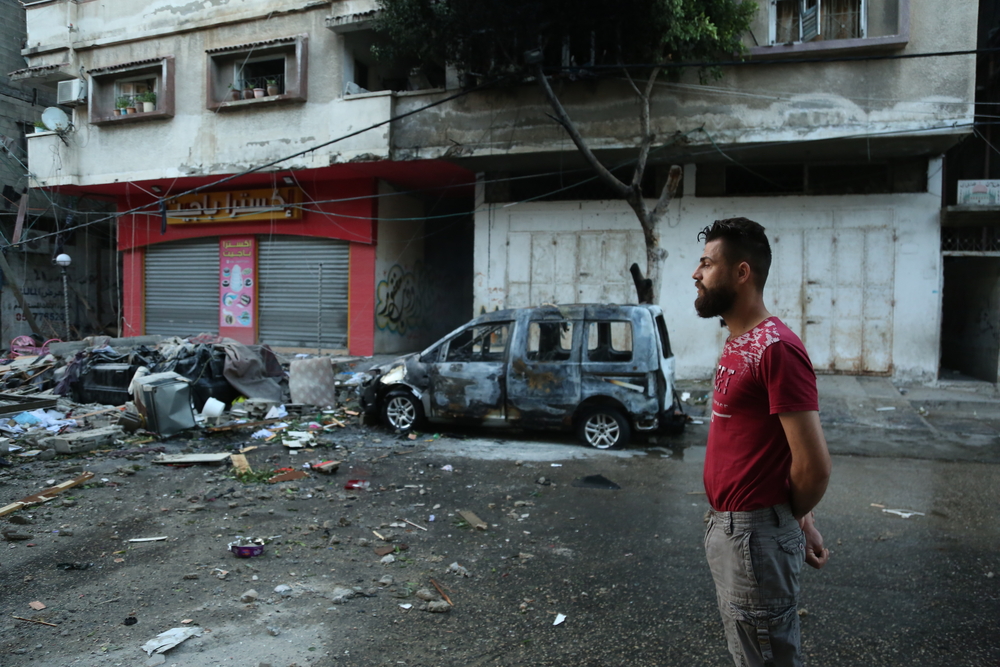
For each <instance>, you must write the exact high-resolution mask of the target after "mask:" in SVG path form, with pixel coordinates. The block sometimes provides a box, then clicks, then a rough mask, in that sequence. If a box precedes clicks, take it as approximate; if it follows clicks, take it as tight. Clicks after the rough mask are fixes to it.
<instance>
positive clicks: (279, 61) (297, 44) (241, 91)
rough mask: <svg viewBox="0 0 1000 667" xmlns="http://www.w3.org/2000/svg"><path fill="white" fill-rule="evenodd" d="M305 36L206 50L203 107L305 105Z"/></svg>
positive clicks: (224, 108)
mask: <svg viewBox="0 0 1000 667" xmlns="http://www.w3.org/2000/svg"><path fill="white" fill-rule="evenodd" d="M307 42H308V36H307V35H296V36H294V37H287V38H283V39H275V40H268V41H266V42H254V43H252V44H241V45H239V46H232V47H225V48H219V49H209V50H208V51H207V52H206V53H207V54H208V74H207V100H208V102H207V107H208V108H209V109H212V110H220V111H221V110H227V109H238V108H244V107H255V106H259V105H264V106H268V105H273V104H282V103H288V102H305V101H306V79H307V77H306V72H307V67H306V54H307V45H308V44H307Z"/></svg>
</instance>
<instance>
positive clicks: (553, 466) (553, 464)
mask: <svg viewBox="0 0 1000 667" xmlns="http://www.w3.org/2000/svg"><path fill="white" fill-rule="evenodd" d="M550 467H552V468H562V464H561V463H552V464H550Z"/></svg>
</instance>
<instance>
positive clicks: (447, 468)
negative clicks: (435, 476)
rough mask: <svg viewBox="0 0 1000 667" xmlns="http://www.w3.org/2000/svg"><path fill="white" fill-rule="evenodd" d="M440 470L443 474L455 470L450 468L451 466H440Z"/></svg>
mask: <svg viewBox="0 0 1000 667" xmlns="http://www.w3.org/2000/svg"><path fill="white" fill-rule="evenodd" d="M441 470H444V471H445V472H453V471H454V470H455V469H454V468H452V467H451V464H450V463H449V464H448V465H443V466H441Z"/></svg>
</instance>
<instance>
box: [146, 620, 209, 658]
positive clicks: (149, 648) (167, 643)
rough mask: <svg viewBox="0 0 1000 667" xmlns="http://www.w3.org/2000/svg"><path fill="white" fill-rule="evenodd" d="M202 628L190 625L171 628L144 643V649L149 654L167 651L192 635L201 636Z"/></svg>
mask: <svg viewBox="0 0 1000 667" xmlns="http://www.w3.org/2000/svg"><path fill="white" fill-rule="evenodd" d="M201 635H202V630H201V628H199V627H193V626H188V627H186V628H171V629H170V630H167V631H166V632H161V633H160V634H158V635H156V637H154V638H153V639H150V640H149V641H148V642H146V643H145V644H143V646H142V650H143V651H145V652H146V654H147V655H153V653H166V652H167V651H169V650H170V649H172V648H173V647H175V646H177V645H178V644H180V643H181V642H183V641H185V640H187V639H190V638H191V637H201Z"/></svg>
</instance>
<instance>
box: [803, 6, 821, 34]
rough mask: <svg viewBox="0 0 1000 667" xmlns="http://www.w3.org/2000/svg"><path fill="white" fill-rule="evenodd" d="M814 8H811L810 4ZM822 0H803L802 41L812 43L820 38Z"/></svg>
mask: <svg viewBox="0 0 1000 667" xmlns="http://www.w3.org/2000/svg"><path fill="white" fill-rule="evenodd" d="M810 2H813V3H814V4H813V6H812V7H809V6H808V5H809V3H810ZM819 8H820V0H802V14H801V16H802V41H803V42H811V41H812V40H814V39H816V38H817V37H819V31H820V9H819Z"/></svg>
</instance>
